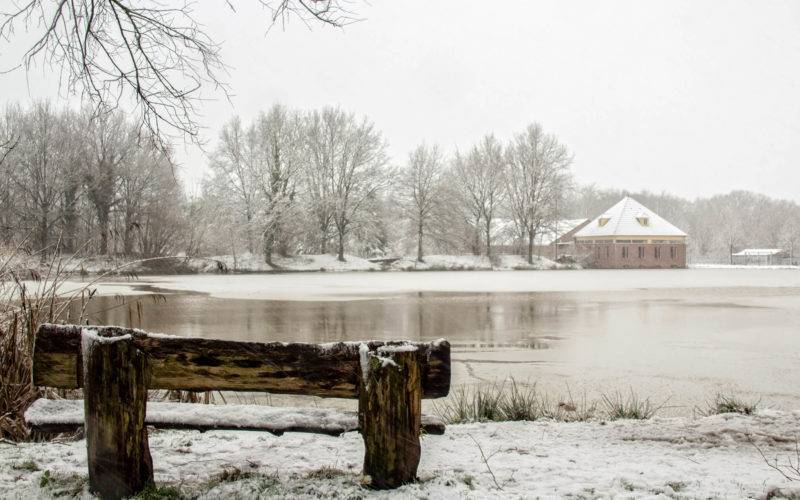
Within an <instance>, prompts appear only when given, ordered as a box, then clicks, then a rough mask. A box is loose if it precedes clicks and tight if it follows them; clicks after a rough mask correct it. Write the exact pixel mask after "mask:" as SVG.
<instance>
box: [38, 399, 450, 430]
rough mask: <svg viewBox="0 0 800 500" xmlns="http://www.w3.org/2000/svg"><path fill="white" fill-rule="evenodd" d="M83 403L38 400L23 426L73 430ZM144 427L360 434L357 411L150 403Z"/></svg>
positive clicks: (427, 426)
mask: <svg viewBox="0 0 800 500" xmlns="http://www.w3.org/2000/svg"><path fill="white" fill-rule="evenodd" d="M83 405H84V403H83V400H81V399H43V398H42V399H37V400H36V401H34V403H33V404H32V405H31V406H30V408H28V410H27V411H26V412H25V422H26V423H27V424H28V427H30V428H31V429H33V430H35V431H38V432H44V433H61V432H75V431H77V430H78V429H80V428H82V427H83V423H84V408H83ZM145 423H146V424H147V425H148V426H153V427H155V428H157V429H192V430H197V431H201V432H203V431H210V430H235V431H266V432H270V433H272V434H274V435H276V436H280V435H282V434H283V433H285V432H309V433H314V434H327V435H330V436H339V435H341V434H344V433H345V432H352V431H357V430H358V413H357V412H355V411H350V410H339V409H335V408H295V407H279V406H265V405H238V404H237V405H234V404H222V405H215V404H201V403H177V402H172V401H170V402H167V401H149V402H148V403H147V415H146V416H145ZM422 431H423V432H425V433H426V434H432V435H441V434H444V431H445V424H444V422H443V421H442V419H440V418H439V417H436V416H434V415H422Z"/></svg>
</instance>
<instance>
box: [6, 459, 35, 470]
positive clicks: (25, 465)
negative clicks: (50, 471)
mask: <svg viewBox="0 0 800 500" xmlns="http://www.w3.org/2000/svg"><path fill="white" fill-rule="evenodd" d="M11 468H12V469H14V470H24V471H28V472H36V471H38V470H40V469H39V466H38V465H37V464H36V462H34V461H33V460H30V459H28V460H25V461H24V462H20V463H18V464H13V465H12V466H11Z"/></svg>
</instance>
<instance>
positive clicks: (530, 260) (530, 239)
mask: <svg viewBox="0 0 800 500" xmlns="http://www.w3.org/2000/svg"><path fill="white" fill-rule="evenodd" d="M534 239H536V233H535V232H533V231H530V230H528V264H533V240H534Z"/></svg>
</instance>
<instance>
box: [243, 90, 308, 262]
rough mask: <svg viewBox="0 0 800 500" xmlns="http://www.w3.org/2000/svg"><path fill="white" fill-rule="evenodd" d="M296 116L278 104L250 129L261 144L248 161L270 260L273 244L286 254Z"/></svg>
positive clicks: (294, 181)
mask: <svg viewBox="0 0 800 500" xmlns="http://www.w3.org/2000/svg"><path fill="white" fill-rule="evenodd" d="M300 127H301V124H300V123H299V118H298V117H297V116H296V114H295V115H292V114H290V113H289V112H288V111H287V110H286V108H284V107H283V106H280V105H275V106H273V107H272V108H271V109H270V110H269V112H268V113H266V114H262V115H261V116H260V117H259V118H258V120H257V122H256V124H255V127H254V129H253V130H252V133H253V134H255V135H256V136H257V139H256V140H257V141H259V148H260V158H259V161H256V162H254V163H253V164H252V165H251V168H252V169H253V170H252V176H253V179H254V182H255V184H256V186H258V190H259V193H260V198H261V201H260V207H261V219H262V220H261V228H262V233H263V238H264V239H263V241H264V258H265V260H266V262H267V263H268V264H272V254H273V252H274V250H275V247H276V246H279V247H281V248H282V251H283V253H284V254H286V242H285V238H286V234H287V233H288V232H289V228H288V226H289V218H290V216H291V215H292V213H293V210H294V208H295V202H296V195H297V189H298V187H297V184H298V176H299V170H300V168H299V165H300V160H299V158H298V156H299V154H300V148H301V128H300Z"/></svg>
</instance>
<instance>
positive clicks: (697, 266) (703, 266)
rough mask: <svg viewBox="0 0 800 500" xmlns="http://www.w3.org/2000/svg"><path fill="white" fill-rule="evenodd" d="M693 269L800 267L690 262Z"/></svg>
mask: <svg viewBox="0 0 800 500" xmlns="http://www.w3.org/2000/svg"><path fill="white" fill-rule="evenodd" d="M689 267H690V268H693V269H800V266H756V265H753V266H744V265H741V264H691V265H689Z"/></svg>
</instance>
